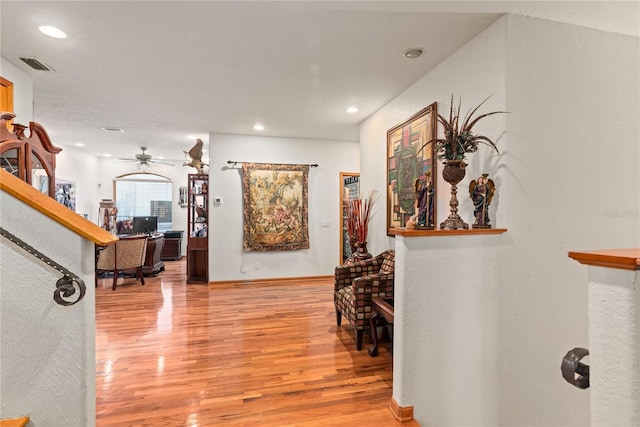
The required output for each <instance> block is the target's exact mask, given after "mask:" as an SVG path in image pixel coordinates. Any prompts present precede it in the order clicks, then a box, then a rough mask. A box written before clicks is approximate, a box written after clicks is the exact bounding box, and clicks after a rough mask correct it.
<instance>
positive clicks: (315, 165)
mask: <svg viewBox="0 0 640 427" xmlns="http://www.w3.org/2000/svg"><path fill="white" fill-rule="evenodd" d="M227 163H228V164H230V165H233V166H235V165H237V164H238V163H240V164H242V163H245V162H234V161H233V160H227ZM269 164H270V165H290V166H295V164H292V163H269ZM303 166H309V167H312V168H317V167H318V164H317V163H313V164H306V165H303Z"/></svg>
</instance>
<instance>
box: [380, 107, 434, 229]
mask: <svg viewBox="0 0 640 427" xmlns="http://www.w3.org/2000/svg"><path fill="white" fill-rule="evenodd" d="M436 131H437V103H435V102H434V103H433V104H431V105H429V106H427V107H426V108H423V109H422V110H420V111H418V112H417V113H416V114H414V115H413V116H411V117H410V118H409V119H408V120H407V121H405V122H404V123H401V124H399V125H397V126H394V127H392V128H391V129H389V130H388V131H387V235H388V236H391V235H393V234H392V233H391V231H392V230H393V229H402V228H405V227H406V225H407V222H408V221H409V219H410V218H411V217H412V216H413V215H414V214H415V213H416V212H415V211H416V208H415V201H416V191H415V182H416V179H421V180H425V179H426V177H427V176H430V178H431V186H432V189H433V204H432V205H431V207H430V208H431V209H432V212H431V215H430V217H431V218H432V221H433V224H436V218H435V214H436V211H437V210H436V206H435V200H436V199H437V198H436V182H437V179H436V156H435V144H429V145H427V146H426V147H423V146H424V145H425V144H426V143H427V142H429V141H431V140H432V139H435V138H436Z"/></svg>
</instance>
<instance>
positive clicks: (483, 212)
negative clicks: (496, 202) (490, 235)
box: [469, 173, 496, 228]
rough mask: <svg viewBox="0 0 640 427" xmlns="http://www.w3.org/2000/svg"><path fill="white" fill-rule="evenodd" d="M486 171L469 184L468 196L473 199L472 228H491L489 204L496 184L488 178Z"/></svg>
mask: <svg viewBox="0 0 640 427" xmlns="http://www.w3.org/2000/svg"><path fill="white" fill-rule="evenodd" d="M488 176H489V174H488V173H483V174H482V176H481V177H478V180H477V181H476V180H475V179H474V180H473V181H471V183H470V184H469V197H471V200H472V201H473V215H474V216H475V218H476V220H475V222H474V223H473V228H491V224H490V219H489V205H490V204H491V199H493V193H494V192H495V189H496V186H495V183H494V182H493V180H492V179H488V178H487V177H488Z"/></svg>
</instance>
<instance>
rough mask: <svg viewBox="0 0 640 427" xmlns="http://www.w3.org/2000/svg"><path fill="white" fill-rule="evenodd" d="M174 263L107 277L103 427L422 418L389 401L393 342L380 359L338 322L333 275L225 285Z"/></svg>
mask: <svg viewBox="0 0 640 427" xmlns="http://www.w3.org/2000/svg"><path fill="white" fill-rule="evenodd" d="M165 267H166V271H165V272H163V273H161V274H159V275H158V276H157V277H149V278H147V279H145V280H146V285H145V286H141V285H140V284H139V282H137V281H136V280H135V279H125V280H124V281H122V279H120V281H119V283H118V288H117V289H116V290H115V291H112V290H111V284H110V283H111V280H110V279H100V281H99V287H98V289H97V290H96V375H97V378H96V400H97V402H96V412H97V420H96V422H97V425H98V426H99V427H108V426H132V425H135V426H214V425H215V426H253V425H260V426H319V427H323V426H336V425H349V426H372V425H380V426H418V423H416V422H415V421H411V422H409V423H400V422H398V421H396V420H395V419H394V417H393V415H392V413H391V411H390V410H389V405H390V402H391V391H392V360H391V354H390V349H389V343H382V345H381V346H380V351H379V354H380V355H379V357H376V358H371V357H369V355H368V354H367V351H366V349H363V350H362V351H359V352H358V351H356V349H355V339H354V333H353V330H352V329H351V327H350V326H348V325H345V324H346V323H347V322H346V321H344V322H343V325H342V326H340V327H338V326H336V324H335V311H334V308H333V295H332V292H333V283H332V280H331V279H325V280H314V281H305V280H299V281H291V280H287V281H283V283H281V284H274V283H272V282H270V283H251V284H236V285H233V284H224V285H221V286H219V287H216V286H213V285H207V284H186V283H185V278H186V267H185V262H184V260H181V261H168V262H165ZM365 347H366V345H365Z"/></svg>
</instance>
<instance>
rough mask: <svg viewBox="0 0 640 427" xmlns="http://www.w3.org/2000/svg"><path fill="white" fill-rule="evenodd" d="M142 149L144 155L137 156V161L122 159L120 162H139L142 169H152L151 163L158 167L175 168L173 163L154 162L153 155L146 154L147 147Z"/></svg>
mask: <svg viewBox="0 0 640 427" xmlns="http://www.w3.org/2000/svg"><path fill="white" fill-rule="evenodd" d="M140 149H141V150H142V153H140V154H136V155H135V159H125V158H122V157H120V160H122V161H124V162H138V167H141V168H145V167H151V163H155V164H158V165H167V166H175V165H174V164H173V163H169V162H163V161H160V160H153V156H151V154H147V153H146V151H147V147H140ZM119 163H121V162H119Z"/></svg>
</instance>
